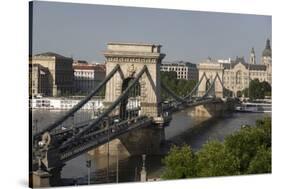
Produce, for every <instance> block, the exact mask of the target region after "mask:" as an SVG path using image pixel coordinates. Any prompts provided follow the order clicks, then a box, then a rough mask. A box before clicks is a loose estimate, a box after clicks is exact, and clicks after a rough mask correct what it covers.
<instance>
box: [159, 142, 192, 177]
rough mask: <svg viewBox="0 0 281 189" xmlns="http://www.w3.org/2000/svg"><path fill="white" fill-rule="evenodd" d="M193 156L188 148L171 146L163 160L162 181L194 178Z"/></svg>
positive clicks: (185, 146)
mask: <svg viewBox="0 0 281 189" xmlns="http://www.w3.org/2000/svg"><path fill="white" fill-rule="evenodd" d="M195 161H196V160H195V156H194V153H193V151H192V149H191V148H190V146H187V145H184V146H182V147H176V146H173V147H172V148H171V150H170V152H169V153H168V155H167V156H166V157H165V158H164V160H163V163H164V165H165V171H164V174H163V175H162V178H164V179H181V178H188V177H195V176H196V172H195Z"/></svg>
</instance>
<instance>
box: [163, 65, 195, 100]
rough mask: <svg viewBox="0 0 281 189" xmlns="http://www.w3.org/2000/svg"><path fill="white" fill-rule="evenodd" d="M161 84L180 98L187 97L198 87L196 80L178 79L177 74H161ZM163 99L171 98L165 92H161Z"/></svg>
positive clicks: (172, 72)
mask: <svg viewBox="0 0 281 189" xmlns="http://www.w3.org/2000/svg"><path fill="white" fill-rule="evenodd" d="M160 77H161V82H162V83H163V84H164V85H166V87H168V88H169V89H170V90H172V91H173V92H175V93H176V94H177V95H178V96H186V95H187V94H188V93H189V92H190V91H191V90H192V89H193V88H194V87H195V85H196V83H197V81H195V80H185V79H177V73H176V72H174V71H171V72H160ZM161 96H162V98H163V99H168V98H169V96H168V95H167V94H165V92H164V91H162V92H161Z"/></svg>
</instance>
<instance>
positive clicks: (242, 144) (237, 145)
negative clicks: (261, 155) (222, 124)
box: [224, 118, 271, 174]
mask: <svg viewBox="0 0 281 189" xmlns="http://www.w3.org/2000/svg"><path fill="white" fill-rule="evenodd" d="M224 143H225V147H226V150H227V151H229V152H230V153H231V154H233V155H234V156H235V157H237V158H238V160H239V164H240V166H239V167H240V173H241V174H246V173H247V169H248V167H249V164H250V162H251V160H252V159H253V158H254V157H255V156H256V153H257V151H258V149H259V147H260V146H262V145H265V146H266V147H271V118H265V119H264V120H263V121H258V122H257V126H256V127H251V126H246V127H244V128H242V129H240V131H237V132H235V133H233V134H232V135H230V136H228V137H226V139H225V142H224Z"/></svg>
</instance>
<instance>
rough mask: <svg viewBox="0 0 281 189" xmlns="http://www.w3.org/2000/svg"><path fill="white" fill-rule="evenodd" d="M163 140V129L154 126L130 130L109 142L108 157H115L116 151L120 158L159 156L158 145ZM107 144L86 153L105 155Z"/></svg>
mask: <svg viewBox="0 0 281 189" xmlns="http://www.w3.org/2000/svg"><path fill="white" fill-rule="evenodd" d="M164 140H165V132H164V128H163V127H162V128H157V127H155V126H152V127H145V128H139V129H135V130H132V131H131V132H128V133H125V134H123V135H121V136H119V137H118V138H117V139H114V140H111V141H110V142H109V155H110V156H116V154H117V149H118V153H119V155H120V154H122V157H120V158H121V159H122V158H126V157H129V156H136V155H142V154H148V155H159V154H161V150H160V145H161V143H162V142H163V141H164ZM107 149H108V144H107V143H106V144H104V145H101V146H99V147H97V148H95V149H93V150H90V151H89V152H88V154H89V155H91V156H94V155H107V153H108V150H107Z"/></svg>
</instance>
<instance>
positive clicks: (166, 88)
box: [161, 82, 186, 102]
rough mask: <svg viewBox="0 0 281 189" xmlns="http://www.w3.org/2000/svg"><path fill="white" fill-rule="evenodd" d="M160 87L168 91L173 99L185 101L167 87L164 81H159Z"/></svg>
mask: <svg viewBox="0 0 281 189" xmlns="http://www.w3.org/2000/svg"><path fill="white" fill-rule="evenodd" d="M161 87H162V88H163V89H164V90H165V91H166V92H167V93H168V94H170V95H171V96H172V97H173V98H174V99H175V100H177V101H180V102H186V101H185V100H184V99H183V98H182V97H179V96H178V95H176V94H175V93H174V92H173V91H171V89H169V88H168V87H167V86H166V85H165V84H164V83H162V82H161Z"/></svg>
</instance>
